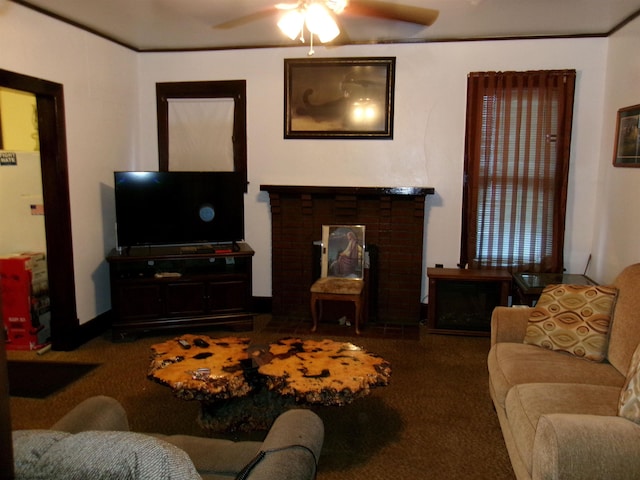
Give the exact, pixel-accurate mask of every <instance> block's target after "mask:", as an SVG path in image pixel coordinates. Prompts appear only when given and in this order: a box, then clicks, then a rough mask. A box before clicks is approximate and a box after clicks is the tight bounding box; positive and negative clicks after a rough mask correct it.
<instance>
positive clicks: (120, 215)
mask: <svg viewBox="0 0 640 480" xmlns="http://www.w3.org/2000/svg"><path fill="white" fill-rule="evenodd" d="M114 177H115V178H114V180H115V183H114V185H115V203H116V232H117V242H118V247H121V248H126V247H134V246H159V245H163V246H167V245H198V244H221V243H234V242H238V241H241V240H243V239H244V192H245V180H244V179H243V178H242V176H241V175H240V174H238V173H235V172H114Z"/></svg>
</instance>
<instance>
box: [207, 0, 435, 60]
mask: <svg viewBox="0 0 640 480" xmlns="http://www.w3.org/2000/svg"><path fill="white" fill-rule="evenodd" d="M277 13H280V14H281V15H280V18H279V20H278V27H279V28H280V30H281V31H282V32H283V33H284V34H285V35H286V36H288V37H289V38H291V39H292V40H294V39H295V38H296V37H299V38H300V40H301V41H302V42H304V30H305V28H306V29H307V31H308V32H309V33H310V35H309V37H310V42H311V50H310V51H309V55H313V36H314V35H316V36H317V37H318V39H319V40H320V41H321V42H322V43H329V42H332V41H334V40H335V43H342V44H346V43H348V42H349V39H348V35H347V34H346V32H345V31H344V28H341V27H340V21H339V20H338V17H339V16H356V17H358V16H359V17H371V18H380V19H385V20H393V21H400V22H408V23H413V24H417V25H424V26H430V25H432V24H433V22H435V21H436V19H437V18H438V14H439V12H438V10H434V9H431V8H423V7H415V6H411V5H400V4H396V3H391V2H384V1H379V0H298V1H295V2H292V3H278V4H275V5H273V6H271V7H267V8H265V9H261V10H258V11H256V12H254V13H251V14H249V15H244V16H241V17H238V18H234V19H232V20H229V21H226V22H223V23H220V24H218V25H215V26H214V28H217V29H230V28H235V27H240V26H243V25H246V24H247V23H250V22H253V21H256V20H260V19H262V18H264V17H267V16H270V15H275V14H277Z"/></svg>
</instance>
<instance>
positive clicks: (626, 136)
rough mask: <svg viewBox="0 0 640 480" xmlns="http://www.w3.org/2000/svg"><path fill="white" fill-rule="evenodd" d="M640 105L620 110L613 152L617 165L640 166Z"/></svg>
mask: <svg viewBox="0 0 640 480" xmlns="http://www.w3.org/2000/svg"><path fill="white" fill-rule="evenodd" d="M639 130H640V105H634V106H632V107H625V108H621V109H620V110H618V118H617V121H616V137H615V147H614V153H613V165H614V166H615V167H640V132H639Z"/></svg>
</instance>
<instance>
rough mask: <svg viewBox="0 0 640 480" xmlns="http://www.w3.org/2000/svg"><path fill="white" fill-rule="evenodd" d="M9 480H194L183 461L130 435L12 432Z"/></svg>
mask: <svg viewBox="0 0 640 480" xmlns="http://www.w3.org/2000/svg"><path fill="white" fill-rule="evenodd" d="M13 445H14V464H15V474H16V476H15V478H16V479H18V480H19V479H29V480H39V479H42V480H44V479H48V478H64V479H65V480H75V479H78V480H81V479H82V480H84V479H88V478H90V479H92V480H103V479H104V480H114V479H115V480H125V479H126V480H129V479H137V480H196V479H200V476H199V475H198V473H197V472H196V469H195V467H194V466H193V463H192V462H191V460H190V459H189V456H188V455H187V454H186V453H185V452H183V451H181V450H180V449H178V448H177V447H175V446H173V445H171V444H169V443H166V442H163V441H161V440H158V439H156V438H153V437H150V436H147V435H143V434H139V433H133V432H115V431H114V432H109V431H88V432H80V433H76V434H71V433H67V432H59V431H54V430H18V431H15V432H13Z"/></svg>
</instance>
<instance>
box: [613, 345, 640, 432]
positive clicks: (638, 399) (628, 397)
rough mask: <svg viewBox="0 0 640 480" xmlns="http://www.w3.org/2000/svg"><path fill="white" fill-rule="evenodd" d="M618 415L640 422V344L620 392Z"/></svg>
mask: <svg viewBox="0 0 640 480" xmlns="http://www.w3.org/2000/svg"><path fill="white" fill-rule="evenodd" d="M618 415H619V416H621V417H625V418H626V419H628V420H631V421H632V422H636V423H640V346H638V348H636V351H635V352H634V354H633V357H631V365H630V366H629V371H628V372H627V381H626V382H625V384H624V387H623V388H622V391H621V392H620V401H619V402H618Z"/></svg>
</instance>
